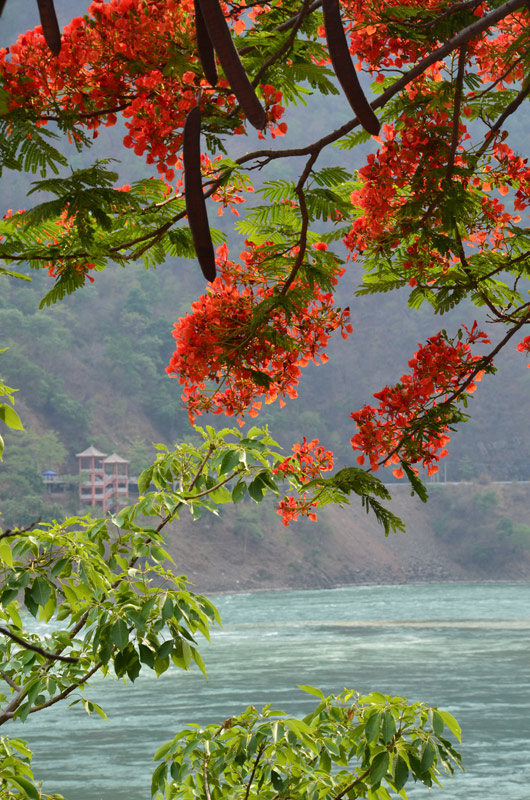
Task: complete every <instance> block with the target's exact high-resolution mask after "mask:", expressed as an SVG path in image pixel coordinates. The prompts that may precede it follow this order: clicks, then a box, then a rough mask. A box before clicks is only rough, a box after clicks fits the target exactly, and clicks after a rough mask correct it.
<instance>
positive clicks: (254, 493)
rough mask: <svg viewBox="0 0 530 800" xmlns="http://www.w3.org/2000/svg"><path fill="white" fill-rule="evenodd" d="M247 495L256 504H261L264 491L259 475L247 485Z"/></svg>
mask: <svg viewBox="0 0 530 800" xmlns="http://www.w3.org/2000/svg"><path fill="white" fill-rule="evenodd" d="M248 493H249V495H250V496H251V498H252V499H253V500H254V501H255V502H256V503H261V501H262V500H263V496H264V494H265V490H264V488H263V482H262V480H261V477H260V476H259V475H258V477H256V478H254V480H253V481H251V482H250V483H249V485H248Z"/></svg>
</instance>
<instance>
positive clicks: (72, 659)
mask: <svg viewBox="0 0 530 800" xmlns="http://www.w3.org/2000/svg"><path fill="white" fill-rule="evenodd" d="M0 633H3V634H4V636H7V637H8V638H9V639H12V640H13V641H14V642H16V643H17V644H19V645H20V646H21V647H23V648H24V649H25V650H32V651H33V652H34V653H38V654H39V655H40V656H43V658H46V659H48V661H65V662H66V663H67V664H77V663H78V662H79V658H77V656H62V655H61V654H60V653H51V652H50V651H49V650H44V649H43V648H42V647H39V646H38V645H36V644H32V643H31V642H27V641H26V640H25V639H22V637H21V636H17V634H16V633H12V632H11V631H10V630H9V628H4V627H2V626H0Z"/></svg>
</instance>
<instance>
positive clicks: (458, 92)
mask: <svg viewBox="0 0 530 800" xmlns="http://www.w3.org/2000/svg"><path fill="white" fill-rule="evenodd" d="M466 54H467V48H466V46H465V45H463V46H462V47H461V48H460V53H459V55H458V72H457V75H456V85H455V104H454V109H453V131H452V134H451V145H450V147H449V157H448V159H447V172H446V176H445V177H446V179H447V180H448V181H450V180H451V178H452V175H453V169H454V165H455V156H456V148H457V147H458V134H459V129H460V109H461V107H462V87H463V84H464V72H465V68H466Z"/></svg>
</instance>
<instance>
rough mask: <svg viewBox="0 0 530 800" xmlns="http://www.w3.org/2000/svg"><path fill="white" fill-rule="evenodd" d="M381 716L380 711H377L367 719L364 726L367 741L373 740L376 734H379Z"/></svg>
mask: <svg viewBox="0 0 530 800" xmlns="http://www.w3.org/2000/svg"><path fill="white" fill-rule="evenodd" d="M381 716H382V714H381V712H380V711H377V712H376V713H375V714H372V715H371V717H370V718H369V719H368V722H367V723H366V725H365V728H364V732H365V736H366V741H367V742H373V741H374V740H375V739H376V738H377V735H378V734H379V728H380V727H381Z"/></svg>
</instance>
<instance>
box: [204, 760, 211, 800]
mask: <svg viewBox="0 0 530 800" xmlns="http://www.w3.org/2000/svg"><path fill="white" fill-rule="evenodd" d="M202 774H203V777H204V793H205V795H206V800H212V796H211V794H210V784H209V783H208V759H204V761H203V762H202Z"/></svg>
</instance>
